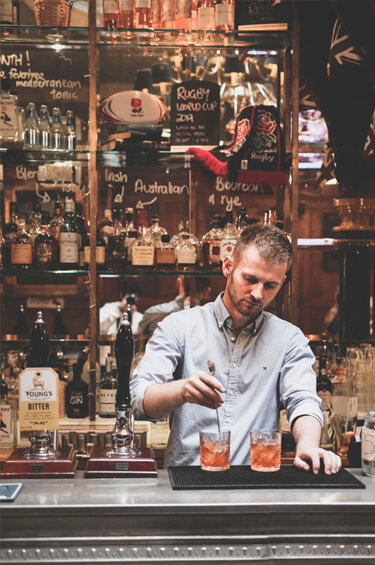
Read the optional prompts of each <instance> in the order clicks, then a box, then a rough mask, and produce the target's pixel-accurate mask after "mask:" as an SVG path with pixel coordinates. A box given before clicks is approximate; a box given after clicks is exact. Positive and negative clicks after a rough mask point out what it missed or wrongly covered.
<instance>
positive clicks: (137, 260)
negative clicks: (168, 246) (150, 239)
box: [132, 245, 155, 267]
mask: <svg viewBox="0 0 375 565" xmlns="http://www.w3.org/2000/svg"><path fill="white" fill-rule="evenodd" d="M154 250H155V248H154V246H153V245H136V246H134V247H132V265H134V266H140V265H142V266H149V267H152V266H153V264H154Z"/></svg>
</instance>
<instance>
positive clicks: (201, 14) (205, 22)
mask: <svg viewBox="0 0 375 565" xmlns="http://www.w3.org/2000/svg"><path fill="white" fill-rule="evenodd" d="M198 29H215V9H214V7H213V6H212V7H209V8H198Z"/></svg>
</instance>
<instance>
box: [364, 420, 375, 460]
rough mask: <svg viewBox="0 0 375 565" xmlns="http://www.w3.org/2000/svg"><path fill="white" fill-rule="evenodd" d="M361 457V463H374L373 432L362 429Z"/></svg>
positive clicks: (374, 439) (374, 441)
mask: <svg viewBox="0 0 375 565" xmlns="http://www.w3.org/2000/svg"><path fill="white" fill-rule="evenodd" d="M361 438H362V447H361V457H362V460H363V461H375V430H373V429H371V428H366V427H363V428H362V436H361Z"/></svg>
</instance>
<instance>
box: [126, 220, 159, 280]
mask: <svg viewBox="0 0 375 565" xmlns="http://www.w3.org/2000/svg"><path fill="white" fill-rule="evenodd" d="M131 253H132V266H133V267H137V268H138V269H147V268H148V269H150V268H152V267H153V266H154V263H155V246H154V244H153V242H152V239H151V237H150V236H149V234H148V233H147V212H146V210H139V211H138V238H137V239H136V240H135V241H134V242H133V244H132V247H131Z"/></svg>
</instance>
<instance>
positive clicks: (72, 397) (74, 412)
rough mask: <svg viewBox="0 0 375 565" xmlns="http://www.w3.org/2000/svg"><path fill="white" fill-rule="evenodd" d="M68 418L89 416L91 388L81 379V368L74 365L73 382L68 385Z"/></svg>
mask: <svg viewBox="0 0 375 565" xmlns="http://www.w3.org/2000/svg"><path fill="white" fill-rule="evenodd" d="M65 395H66V396H65V406H66V416H67V418H87V416H88V415H89V386H88V384H87V383H85V382H84V381H83V380H82V379H81V368H80V366H79V365H78V363H74V364H73V380H72V381H70V382H69V383H68V384H67V385H66V389H65Z"/></svg>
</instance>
